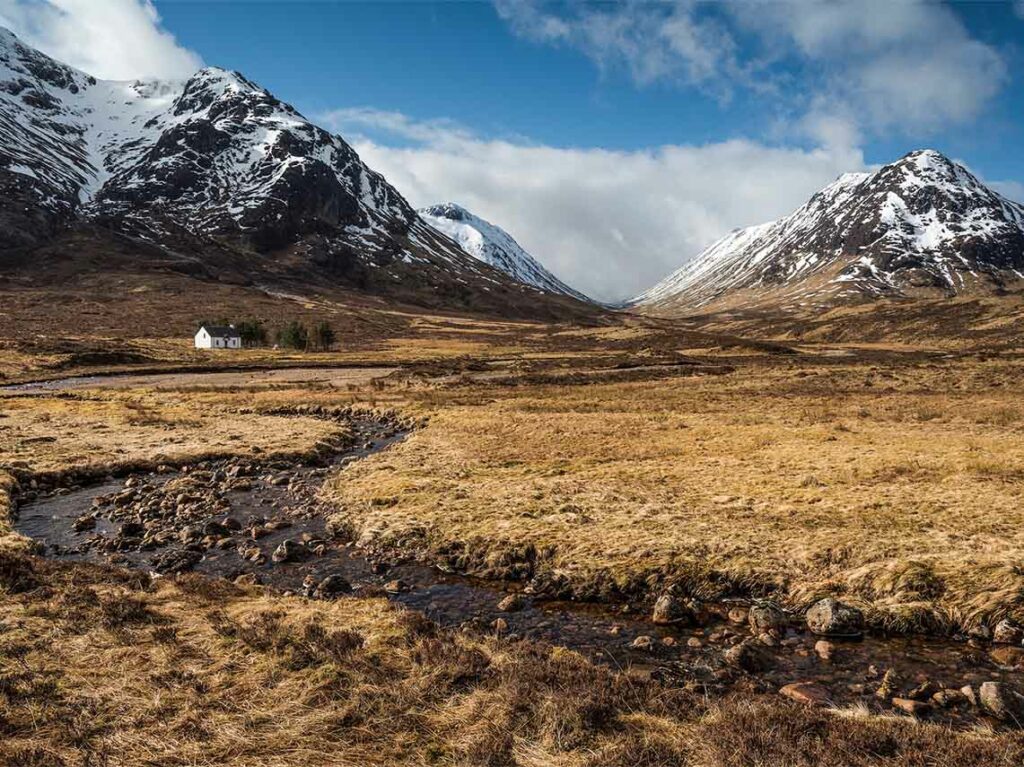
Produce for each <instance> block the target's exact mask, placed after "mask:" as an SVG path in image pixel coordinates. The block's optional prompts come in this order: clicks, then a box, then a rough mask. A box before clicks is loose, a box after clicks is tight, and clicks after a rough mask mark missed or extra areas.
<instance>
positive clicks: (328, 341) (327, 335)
mask: <svg viewBox="0 0 1024 767" xmlns="http://www.w3.org/2000/svg"><path fill="white" fill-rule="evenodd" d="M336 338H337V336H336V335H335V333H334V328H332V327H331V324H330V323H329V322H327V321H326V320H323V321H322V322H319V323H317V326H316V328H314V329H313V343H314V345H315V346H316V348H317V349H322V350H324V351H326V350H327V349H330V348H331V347H332V346H334V341H335V340H336Z"/></svg>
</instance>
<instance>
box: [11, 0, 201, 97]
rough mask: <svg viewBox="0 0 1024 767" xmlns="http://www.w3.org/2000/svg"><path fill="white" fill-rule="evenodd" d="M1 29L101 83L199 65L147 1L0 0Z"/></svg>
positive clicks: (174, 74) (177, 73) (180, 73)
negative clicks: (161, 21)
mask: <svg viewBox="0 0 1024 767" xmlns="http://www.w3.org/2000/svg"><path fill="white" fill-rule="evenodd" d="M0 25H2V26H5V27H7V28H8V29H10V30H11V31H12V32H14V33H15V34H16V35H18V37H20V38H21V39H22V40H24V41H25V42H26V43H27V44H28V45H31V46H33V47H34V48H38V49H39V50H41V51H43V52H44V53H46V54H48V55H50V56H52V57H53V58H55V59H57V60H59V61H62V62H64V63H65V64H70V65H71V66H73V67H76V68H78V69H81V70H82V71H84V72H87V73H89V74H91V75H94V76H96V77H99V78H103V79H111V80H131V79H135V78H139V77H164V78H184V77H188V76H189V75H191V74H192V73H194V72H195V71H196V70H197V69H199V68H200V67H201V66H202V60H201V59H200V57H199V56H198V55H197V54H196V53H194V52H192V51H190V50H188V49H186V48H183V47H182V46H181V45H179V44H178V42H177V41H176V40H175V39H174V36H173V35H172V34H171V33H169V32H168V31H167V30H165V29H163V28H162V27H161V25H160V16H159V14H158V13H157V11H156V8H155V7H154V6H153V4H152V3H151V2H150V0H0Z"/></svg>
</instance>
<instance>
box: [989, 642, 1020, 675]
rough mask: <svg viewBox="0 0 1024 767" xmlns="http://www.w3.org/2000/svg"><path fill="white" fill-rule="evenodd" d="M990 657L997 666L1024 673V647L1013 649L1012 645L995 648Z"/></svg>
mask: <svg viewBox="0 0 1024 767" xmlns="http://www.w3.org/2000/svg"><path fill="white" fill-rule="evenodd" d="M989 657H990V658H991V659H992V660H993V662H995V663H996V665H999V666H1003V667H1004V668H1012V669H1016V670H1017V671H1024V647H1013V646H1011V645H1003V646H1001V647H995V648H993V650H992V652H990V653H989Z"/></svg>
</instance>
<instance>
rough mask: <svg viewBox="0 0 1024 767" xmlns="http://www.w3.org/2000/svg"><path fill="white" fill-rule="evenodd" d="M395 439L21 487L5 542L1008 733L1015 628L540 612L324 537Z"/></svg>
mask: <svg viewBox="0 0 1024 767" xmlns="http://www.w3.org/2000/svg"><path fill="white" fill-rule="evenodd" d="M409 429H410V425H409V424H406V423H404V422H402V421H401V420H400V419H397V418H394V417H381V416H374V417H370V416H367V415H360V416H354V415H353V416H351V417H350V423H349V435H348V437H347V438H346V439H344V440H340V441H337V442H336V443H335V444H331V445H326V446H321V447H322V449H321V451H320V454H319V457H318V458H317V459H314V460H310V461H307V462H298V463H296V462H282V461H274V460H260V458H259V456H253V457H251V458H229V459H223V460H214V461H203V462H199V463H196V464H193V465H188V466H182V467H169V466H161V467H156V468H154V469H153V470H151V471H139V472H133V473H130V474H127V475H126V476H120V477H113V476H111V477H106V478H104V479H102V480H100V481H98V482H91V483H89V484H85V485H82V484H77V485H76V484H70V485H66V486H61V487H55V488H41V487H36V488H34V489H33V488H32V487H31V485H29V487H27V488H26V489H25V490H24V491H23V492H22V494H21V496H20V505H19V509H18V516H17V520H16V524H15V527H16V529H17V530H18V531H19V532H21V533H22V534H24V535H26V536H29V537H31V538H33V539H34V540H36V541H37V545H38V548H39V551H40V553H43V554H45V555H46V556H48V557H53V558H56V559H63V560H74V561H86V562H103V563H109V564H115V565H122V566H127V567H136V568H144V569H146V570H148V571H151V572H153V573H155V574H156V575H158V576H163V577H173V575H174V574H175V573H179V572H184V571H195V572H199V573H203V574H206V575H209V576H211V577H223V578H229V579H232V580H235V581H237V582H240V583H248V584H254V585H256V584H262V585H264V586H265V587H267V588H272V589H276V590H279V591H281V592H287V593H292V594H295V595H296V596H297V597H304V598H311V599H337V598H353V597H358V596H360V595H370V596H380V595H386V596H387V597H388V598H389V599H391V600H394V601H396V602H399V603H401V604H403V605H406V606H407V607H409V608H411V609H415V610H419V611H421V612H423V613H424V614H425V615H426V616H428V617H429V618H431V619H432V620H434V621H436V622H438V623H439V624H440V625H442V626H446V627H455V628H463V629H465V630H471V631H482V632H492V633H497V634H500V635H502V636H504V637H505V638H507V639H508V640H515V639H517V638H529V639H532V640H541V641H546V642H550V643H552V644H557V645H560V646H565V647H568V648H571V649H573V650H577V651H579V652H581V653H584V654H586V655H588V656H590V657H592V658H594V659H595V660H598V661H599V662H603V663H609V664H613V665H615V666H617V667H619V668H621V669H623V670H625V671H626V672H627V673H631V674H637V675H641V676H653V677H656V678H659V679H662V680H664V681H666V682H668V683H671V684H678V685H683V686H687V687H690V688H693V689H697V690H701V691H703V692H705V693H707V694H709V695H724V694H728V693H739V694H743V693H750V694H759V693H770V694H776V693H780V694H782V695H784V696H786V697H788V698H790V699H792V700H794V701H797V702H799V703H802V704H805V705H813V706H841V707H857V708H861V709H863V710H867V711H872V712H877V713H882V712H892V711H895V712H897V713H900V714H903V715H907V716H915V717H922V718H924V717H927V718H929V719H932V720H936V721H941V722H946V723H949V724H952V725H956V726H971V725H973V724H976V723H978V722H979V721H983V720H984V721H987V722H990V723H992V724H993V725H996V726H1000V727H1002V726H1017V725H1018V723H1021V722H1024V697H1022V696H1021V695H1020V694H1019V693H1018V692H1017V690H1018V689H1024V688H1022V687H1021V681H1022V680H1021V669H1024V647H1022V646H1021V643H1022V640H1024V631H1022V630H1021V629H1020V628H1019V627H1016V626H1013V625H1010V624H1005V625H1000V626H999V627H997V630H996V632H995V635H985V634H979V635H976V636H973V637H963V638H960V640H959V641H958V640H955V639H946V638H923V637H907V636H888V637H886V636H872V635H863V634H862V625H861V624H862V620H861V618H860V616H859V613H857V611H856V610H854V609H852V608H847V607H846V606H845V605H843V604H842V603H838V602H835V601H827V600H826V601H823V602H822V603H820V604H818V605H816V606H815V607H814V608H812V610H811V611H809V612H808V613H807V614H806V615H802V616H796V615H791V614H787V613H786V612H784V611H783V610H781V609H780V608H778V607H776V606H775V605H773V604H772V603H770V602H763V601H761V602H750V601H743V600H736V601H734V602H724V603H718V604H698V603H695V602H693V601H690V600H687V599H685V598H684V597H683V596H677V595H675V594H672V593H666V594H664V595H662V596H661V598H660V599H659V600H658V601H657V603H656V604H655V605H654V607H653V610H652V609H651V606H650V605H633V604H619V605H607V604H588V603H577V602H566V601H558V600H551V599H545V598H543V597H542V596H540V595H536V594H531V593H529V591H530V589H529V588H526V589H523V587H522V584H506V583H497V582H493V581H481V580H477V579H472V578H469V577H463V576H460V575H457V574H453V573H450V572H443V571H442V570H440V569H438V568H435V567H431V566H429V565H427V564H424V563H421V562H417V561H415V559H413V558H412V557H409V558H406V559H397V560H396V559H391V560H384V559H381V558H380V555H370V554H368V553H367V552H364V551H362V550H360V549H358V548H357V547H355V546H354V545H353V544H352V543H351V541H349V540H347V539H346V537H345V536H343V535H338V534H337V533H338V531H333V530H331V529H329V527H328V525H327V523H326V522H325V520H326V518H327V517H328V515H329V512H330V511H331V510H332V509H331V507H329V506H328V505H327V504H326V503H325V502H324V501H323V500H321V499H320V498H319V496H318V491H319V489H320V486H321V484H322V482H323V480H324V478H325V477H326V476H327V475H328V474H329V473H332V472H339V471H340V472H342V473H343V472H344V471H345V467H346V466H347V465H348V464H350V463H352V462H353V461H358V460H360V459H362V458H364V457H366V456H369V455H372V454H374V453H377V452H379V451H382V450H386V449H388V448H389V447H390V446H392V445H393V444H395V443H396V442H399V441H401V440H402V439H404V438H405V437H406V435H407V434H408V432H409Z"/></svg>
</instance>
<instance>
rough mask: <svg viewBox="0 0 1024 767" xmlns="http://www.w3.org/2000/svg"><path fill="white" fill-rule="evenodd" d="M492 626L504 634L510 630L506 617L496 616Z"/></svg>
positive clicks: (496, 631) (498, 632) (497, 631)
mask: <svg viewBox="0 0 1024 767" xmlns="http://www.w3.org/2000/svg"><path fill="white" fill-rule="evenodd" d="M491 628H492V629H494V631H495V633H497V634H504V633H505V632H506V631H508V621H507V620H505V619H504V618H496V619H495V620H494V621H493V622H492V623H491Z"/></svg>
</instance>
